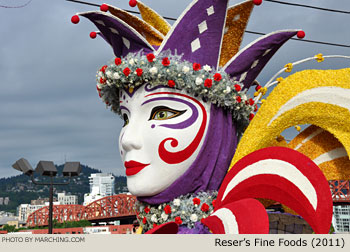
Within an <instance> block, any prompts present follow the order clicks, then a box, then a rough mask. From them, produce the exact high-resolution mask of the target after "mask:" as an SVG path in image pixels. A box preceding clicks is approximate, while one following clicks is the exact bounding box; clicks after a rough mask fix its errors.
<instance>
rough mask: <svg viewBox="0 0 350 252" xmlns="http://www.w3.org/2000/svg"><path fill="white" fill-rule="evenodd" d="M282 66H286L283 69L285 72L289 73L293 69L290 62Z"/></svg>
mask: <svg viewBox="0 0 350 252" xmlns="http://www.w3.org/2000/svg"><path fill="white" fill-rule="evenodd" d="M284 67H285V68H286V70H284V71H285V72H286V73H290V72H291V71H292V70H293V64H292V63H288V64H287V65H285V66H284Z"/></svg>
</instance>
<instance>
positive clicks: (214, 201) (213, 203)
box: [211, 199, 216, 207]
mask: <svg viewBox="0 0 350 252" xmlns="http://www.w3.org/2000/svg"><path fill="white" fill-rule="evenodd" d="M215 203H216V199H214V200H213V201H212V202H211V204H212V205H213V207H215Z"/></svg>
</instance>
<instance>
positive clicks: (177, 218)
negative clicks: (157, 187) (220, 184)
mask: <svg viewBox="0 0 350 252" xmlns="http://www.w3.org/2000/svg"><path fill="white" fill-rule="evenodd" d="M216 197H217V192H216V191H210V192H199V193H198V194H191V193H189V194H186V195H182V196H180V197H178V198H175V199H174V200H172V201H171V202H168V203H163V204H160V205H158V206H151V205H148V204H145V203H142V202H137V205H136V211H137V213H138V215H137V217H138V221H139V223H140V226H141V227H142V232H146V231H148V230H150V229H152V228H155V227H156V226H158V225H161V224H164V223H167V222H171V221H174V222H176V223H177V224H179V225H186V226H187V227H188V228H190V229H192V228H194V225H195V223H196V222H198V221H201V220H202V219H204V218H207V217H208V216H209V215H210V214H211V213H212V212H213V211H214V206H215V202H216Z"/></svg>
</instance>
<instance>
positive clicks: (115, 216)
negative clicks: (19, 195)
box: [27, 180, 350, 227]
mask: <svg viewBox="0 0 350 252" xmlns="http://www.w3.org/2000/svg"><path fill="white" fill-rule="evenodd" d="M329 186H330V189H331V191H332V197H333V202H334V203H347V204H349V203H350V182H349V181H343V180H331V181H329ZM135 203H136V197H135V196H132V195H127V194H118V195H113V196H107V197H104V198H101V199H99V200H96V201H94V202H92V203H90V204H89V205H87V206H82V205H58V206H53V219H56V220H57V221H58V222H59V223H62V222H65V221H79V220H88V221H91V222H94V223H97V222H110V221H114V220H121V221H123V220H125V221H128V220H129V222H130V220H133V219H135V218H136V211H135ZM48 219H49V207H48V206H46V207H43V208H40V209H38V210H36V211H35V212H33V213H32V214H31V215H29V217H28V219H27V226H28V227H34V226H48ZM125 224H127V223H125Z"/></svg>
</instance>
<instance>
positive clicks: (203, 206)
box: [201, 203, 209, 213]
mask: <svg viewBox="0 0 350 252" xmlns="http://www.w3.org/2000/svg"><path fill="white" fill-rule="evenodd" d="M201 210H202V211H203V212H205V213H206V212H208V211H209V205H208V204H207V203H203V205H202V207H201Z"/></svg>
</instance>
